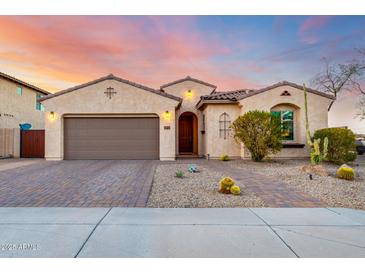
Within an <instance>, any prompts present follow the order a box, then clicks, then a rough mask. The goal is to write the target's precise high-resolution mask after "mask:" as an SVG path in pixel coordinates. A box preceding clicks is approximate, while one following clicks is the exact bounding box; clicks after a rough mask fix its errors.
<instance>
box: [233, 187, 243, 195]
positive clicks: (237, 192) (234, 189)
mask: <svg viewBox="0 0 365 274" xmlns="http://www.w3.org/2000/svg"><path fill="white" fill-rule="evenodd" d="M231 193H232V194H233V195H240V193H241V189H240V187H239V186H237V185H234V186H232V187H231Z"/></svg>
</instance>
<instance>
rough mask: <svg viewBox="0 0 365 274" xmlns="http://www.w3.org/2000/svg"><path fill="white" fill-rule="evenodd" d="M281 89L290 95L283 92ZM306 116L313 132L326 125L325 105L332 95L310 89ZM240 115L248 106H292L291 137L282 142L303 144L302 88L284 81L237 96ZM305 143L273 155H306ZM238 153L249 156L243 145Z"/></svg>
mask: <svg viewBox="0 0 365 274" xmlns="http://www.w3.org/2000/svg"><path fill="white" fill-rule="evenodd" d="M284 91H287V92H289V94H290V96H282V95H281V94H283V92H284ZM307 97H308V119H309V125H310V131H311V132H312V133H314V131H315V130H317V129H322V128H326V127H328V111H327V108H328V105H329V104H330V102H331V99H329V98H327V97H324V96H320V95H317V94H313V93H308V94H307ZM239 103H240V105H241V106H242V107H241V113H240V115H242V114H244V113H246V112H248V111H251V110H256V109H258V110H264V111H274V110H292V111H293V112H294V140H293V141H286V142H285V143H288V144H290V143H298V144H305V145H306V130H305V113H304V92H303V90H300V89H297V88H294V87H291V86H288V85H284V86H280V87H276V88H274V89H271V90H267V91H265V92H262V93H260V94H256V95H254V96H250V97H247V98H244V99H242V100H240V102H239ZM307 150H308V148H307V146H306V147H304V148H283V149H282V151H280V152H279V153H278V154H276V155H274V157H278V158H296V157H307V156H308V153H307ZM241 157H243V158H248V157H250V155H249V153H248V151H247V150H246V149H242V151H241Z"/></svg>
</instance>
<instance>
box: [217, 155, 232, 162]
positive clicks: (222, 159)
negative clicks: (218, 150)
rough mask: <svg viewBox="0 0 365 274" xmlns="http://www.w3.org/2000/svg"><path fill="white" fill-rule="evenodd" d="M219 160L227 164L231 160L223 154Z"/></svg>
mask: <svg viewBox="0 0 365 274" xmlns="http://www.w3.org/2000/svg"><path fill="white" fill-rule="evenodd" d="M219 160H221V161H224V162H225V161H229V160H230V159H229V156H228V155H227V154H223V155H222V156H221V157H219Z"/></svg>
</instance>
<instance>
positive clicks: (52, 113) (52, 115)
mask: <svg viewBox="0 0 365 274" xmlns="http://www.w3.org/2000/svg"><path fill="white" fill-rule="evenodd" d="M49 119H51V120H54V119H55V114H54V112H53V111H51V112H50V113H49Z"/></svg>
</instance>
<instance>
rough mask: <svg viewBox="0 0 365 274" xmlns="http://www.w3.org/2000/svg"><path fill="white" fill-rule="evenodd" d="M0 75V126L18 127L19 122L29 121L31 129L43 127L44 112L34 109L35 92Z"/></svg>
mask: <svg viewBox="0 0 365 274" xmlns="http://www.w3.org/2000/svg"><path fill="white" fill-rule="evenodd" d="M18 86H20V85H18V84H16V83H14V82H12V81H9V80H7V79H4V78H1V77H0V128H19V124H23V123H30V124H31V125H32V129H44V113H43V112H42V111H40V110H36V95H37V92H36V91H35V90H32V89H30V88H28V87H23V86H22V88H23V94H22V95H19V94H17V92H16V90H17V87H18Z"/></svg>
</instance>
